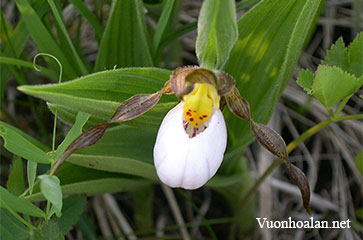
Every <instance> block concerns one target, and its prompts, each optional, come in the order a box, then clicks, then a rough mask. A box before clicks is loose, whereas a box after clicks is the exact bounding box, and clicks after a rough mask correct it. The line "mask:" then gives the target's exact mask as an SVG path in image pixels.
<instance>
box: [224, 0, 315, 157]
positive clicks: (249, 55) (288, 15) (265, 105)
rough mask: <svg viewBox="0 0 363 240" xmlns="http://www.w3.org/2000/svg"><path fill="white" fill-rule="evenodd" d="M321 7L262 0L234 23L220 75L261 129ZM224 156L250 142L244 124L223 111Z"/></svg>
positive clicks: (302, 0) (308, 1)
mask: <svg viewBox="0 0 363 240" xmlns="http://www.w3.org/2000/svg"><path fill="white" fill-rule="evenodd" d="M320 2H321V1H317V0H292V1H275V0H264V1H261V2H260V3H259V4H257V5H256V6H255V7H254V8H253V9H251V10H250V11H248V12H247V13H246V14H245V15H244V16H243V17H242V18H241V19H240V20H239V21H238V32H239V35H238V40H237V42H236V44H235V46H234V48H233V49H232V51H231V53H230V57H229V58H228V61H227V62H226V64H225V66H224V68H223V71H225V72H227V73H228V74H230V75H231V76H232V77H234V78H235V80H236V86H237V88H238V89H239V91H240V93H241V95H242V97H244V98H245V99H246V100H247V101H248V102H249V105H250V109H251V114H252V118H253V119H254V120H255V121H256V122H260V123H263V124H266V123H267V121H268V120H269V118H270V116H271V114H272V111H273V109H274V107H275V104H276V102H277V100H278V98H279V96H280V95H281V93H282V91H283V89H284V88H285V86H286V84H287V83H288V81H289V80H290V78H291V76H292V74H293V70H294V68H295V65H296V63H297V61H298V59H299V56H300V52H301V49H302V47H303V44H304V41H305V39H306V36H307V35H308V33H309V29H310V28H311V27H312V25H313V24H314V22H313V21H314V16H315V14H316V12H317V10H318V8H319V4H320ZM225 118H226V121H227V125H228V135H229V151H230V150H231V147H232V149H233V148H237V147H240V146H241V145H242V146H243V145H245V144H247V143H248V142H250V141H252V139H253V135H252V133H251V130H250V126H249V124H248V122H247V121H244V120H240V119H237V118H236V117H234V116H233V114H232V113H229V112H228V111H225Z"/></svg>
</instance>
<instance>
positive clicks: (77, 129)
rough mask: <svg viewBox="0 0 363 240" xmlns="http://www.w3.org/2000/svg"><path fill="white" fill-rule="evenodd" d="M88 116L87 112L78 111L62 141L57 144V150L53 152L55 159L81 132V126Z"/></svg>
mask: <svg viewBox="0 0 363 240" xmlns="http://www.w3.org/2000/svg"><path fill="white" fill-rule="evenodd" d="M89 117H90V115H89V114H87V113H83V112H78V114H77V117H76V120H75V122H74V124H73V126H72V128H71V130H69V132H68V134H67V136H66V137H65V138H64V140H63V141H62V143H61V144H60V145H59V146H58V148H57V151H56V153H55V159H58V158H59V157H60V156H61V155H62V154H63V152H64V151H65V150H66V148H67V147H68V146H69V144H71V142H73V140H75V139H76V138H77V137H78V136H79V135H81V133H82V128H83V126H84V124H85V123H86V122H87V120H88V118H89Z"/></svg>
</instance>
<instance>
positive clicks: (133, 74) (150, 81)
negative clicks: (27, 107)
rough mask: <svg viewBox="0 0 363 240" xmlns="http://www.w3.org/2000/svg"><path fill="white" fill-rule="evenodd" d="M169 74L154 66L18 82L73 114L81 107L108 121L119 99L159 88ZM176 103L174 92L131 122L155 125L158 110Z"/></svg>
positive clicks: (159, 115) (158, 115) (25, 88)
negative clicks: (58, 79) (54, 81)
mask: <svg viewBox="0 0 363 240" xmlns="http://www.w3.org/2000/svg"><path fill="white" fill-rule="evenodd" d="M170 74H171V72H170V71H168V70H163V69H157V68H125V69H118V70H110V71H104V72H98V73H95V74H91V75H87V76H84V77H81V78H78V79H76V80H73V81H69V82H66V83H62V84H53V85H39V86H20V87H19V88H18V89H19V90H20V91H23V92H25V93H27V94H31V95H33V96H36V97H40V98H42V99H44V100H46V101H51V102H53V103H55V104H59V105H62V106H64V107H66V108H68V109H71V110H72V111H74V112H73V115H74V114H75V112H78V111H81V112H85V113H89V114H91V115H93V116H94V117H96V118H98V119H102V120H103V121H107V120H109V119H110V118H111V116H112V115H113V114H114V112H115V110H116V109H117V108H118V107H119V105H120V103H121V102H123V101H124V100H126V99H128V98H129V97H131V96H132V95H135V94H138V93H140V94H141V93H154V92H156V91H158V90H160V89H161V88H162V87H163V85H164V83H165V81H167V80H168V79H169V76H170ZM165 103H168V104H165ZM169 103H170V104H169ZM175 104H176V98H175V97H174V96H163V97H162V99H161V101H160V103H158V104H157V105H156V107H155V108H154V109H152V110H150V111H149V112H148V113H147V114H145V118H137V119H135V120H133V123H134V124H135V125H137V124H139V123H140V121H142V120H143V121H142V122H141V123H142V124H145V123H147V125H150V124H151V125H153V127H155V126H156V125H157V126H158V124H160V122H161V120H162V118H163V117H164V116H163V115H161V113H166V111H167V110H169V109H170V107H171V106H173V105H175ZM61 112H62V111H61ZM69 114H70V113H69ZM60 115H61V113H60ZM68 116H69V115H68ZM61 117H62V116H61ZM142 117H144V116H142ZM140 119H141V120H140ZM155 123H156V124H155ZM130 124H131V122H130ZM139 125H140V124H139Z"/></svg>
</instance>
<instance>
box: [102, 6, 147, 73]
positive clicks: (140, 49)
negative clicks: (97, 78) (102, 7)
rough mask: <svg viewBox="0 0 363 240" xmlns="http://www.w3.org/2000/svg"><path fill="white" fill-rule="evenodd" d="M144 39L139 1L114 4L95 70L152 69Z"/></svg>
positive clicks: (145, 38)
mask: <svg viewBox="0 0 363 240" xmlns="http://www.w3.org/2000/svg"><path fill="white" fill-rule="evenodd" d="M147 39H148V37H147V34H146V26H145V20H144V11H143V5H142V1H141V0H115V1H113V3H112V7H111V12H110V16H109V19H108V22H107V26H106V29H105V32H104V34H103V37H102V41H101V45H100V49H99V51H98V55H97V60H96V65H95V70H96V71H100V70H105V69H113V68H114V67H115V66H117V68H120V67H130V66H133V67H142V66H144V67H147V66H152V65H153V62H152V59H151V54H150V51H149V46H148V40H147Z"/></svg>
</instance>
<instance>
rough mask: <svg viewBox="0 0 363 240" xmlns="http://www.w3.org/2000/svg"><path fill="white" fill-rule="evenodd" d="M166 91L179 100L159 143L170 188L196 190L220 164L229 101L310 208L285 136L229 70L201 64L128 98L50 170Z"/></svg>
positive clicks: (160, 164) (159, 161) (157, 152)
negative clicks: (260, 118) (260, 115)
mask: <svg viewBox="0 0 363 240" xmlns="http://www.w3.org/2000/svg"><path fill="white" fill-rule="evenodd" d="M163 94H175V95H176V97H177V98H178V99H179V100H180V103H179V104H178V105H177V106H175V107H174V108H173V109H171V110H170V111H169V112H168V113H167V115H166V116H165V118H164V119H163V121H162V123H161V126H160V128H159V131H158V135H157V138H156V142H155V146H154V163H155V167H156V172H157V174H158V176H159V179H160V180H161V181H162V182H163V183H165V184H166V185H169V186H170V187H181V188H184V189H197V188H200V187H202V186H203V185H204V184H205V183H206V182H207V181H208V180H209V179H210V178H212V177H213V176H214V175H215V174H216V172H217V170H218V168H219V167H220V165H221V163H222V160H223V156H224V151H225V149H226V145H227V129H226V124H225V121H224V118H223V114H222V111H221V110H223V107H224V105H227V106H228V108H229V109H230V110H231V111H232V112H233V113H234V114H235V115H236V116H237V117H239V118H242V119H245V120H247V121H249V123H250V126H251V130H252V132H253V134H254V135H255V137H256V139H257V141H258V142H259V143H260V144H261V145H262V146H263V147H264V148H266V149H267V150H268V151H270V152H271V153H272V154H274V155H275V156H277V157H278V158H281V159H283V160H284V161H285V163H286V165H287V167H288V170H289V171H290V174H291V176H292V178H293V179H294V180H295V182H296V183H297V184H298V186H299V188H300V191H301V194H302V198H303V203H304V207H305V208H306V209H307V211H308V212H309V211H310V210H309V199H310V189H309V183H308V181H307V179H306V176H305V174H304V173H303V172H302V171H301V170H300V169H299V168H297V167H296V166H295V165H293V164H291V163H290V162H289V158H288V154H287V149H286V145H285V142H284V140H283V139H282V138H281V136H280V135H279V134H277V133H276V132H275V131H274V130H272V129H270V128H269V127H267V126H265V125H263V124H260V123H257V122H255V121H254V120H253V119H252V117H251V114H250V108H249V104H248V102H247V101H246V100H245V99H244V98H243V97H241V95H240V93H239V91H238V89H237V88H236V87H235V86H234V79H233V78H232V77H231V76H229V75H228V74H226V73H224V72H221V71H217V70H209V69H204V68H200V67H184V68H179V69H177V70H175V71H174V72H173V73H172V75H171V76H170V79H169V80H168V81H167V82H166V83H165V84H164V87H163V88H162V89H161V90H160V91H158V92H156V93H153V94H139V95H135V96H133V97H131V98H129V99H127V100H126V101H124V102H123V103H122V104H121V105H120V106H119V107H118V108H117V110H116V112H115V113H114V115H113V117H112V118H111V120H110V121H108V122H106V123H102V124H99V125H96V126H94V127H92V128H89V129H88V130H87V131H85V132H83V133H82V134H81V135H80V136H79V137H78V138H77V139H76V140H74V141H73V142H72V143H71V145H70V146H69V147H68V148H67V150H66V151H65V152H64V153H63V155H62V156H61V157H60V159H59V160H58V161H57V163H56V165H55V166H54V168H53V170H52V172H51V174H54V172H55V171H56V170H57V169H58V167H59V166H60V165H61V164H62V163H63V162H64V161H65V159H66V158H68V157H69V156H70V155H71V154H72V153H73V152H74V151H76V150H77V149H80V148H84V147H87V146H91V145H93V144H95V143H96V142H97V141H98V140H99V139H100V138H101V137H102V136H103V134H104V132H105V130H106V128H107V127H108V126H109V125H110V124H111V123H115V122H124V121H128V120H131V119H133V118H136V117H138V116H140V115H141V114H143V113H145V112H147V111H148V110H150V109H151V108H152V107H154V106H155V105H156V104H157V103H158V101H159V100H160V98H161V96H162V95H163Z"/></svg>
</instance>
